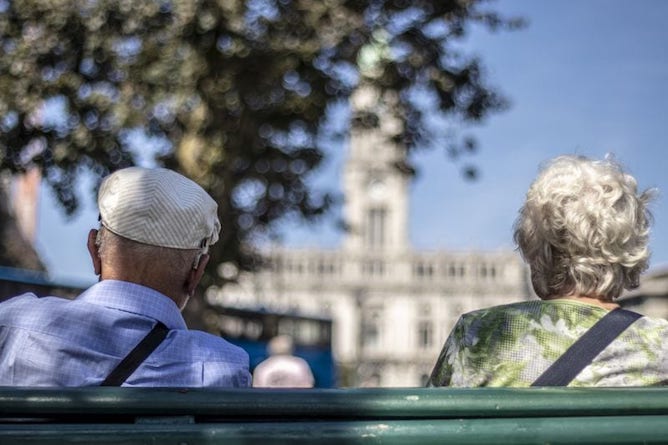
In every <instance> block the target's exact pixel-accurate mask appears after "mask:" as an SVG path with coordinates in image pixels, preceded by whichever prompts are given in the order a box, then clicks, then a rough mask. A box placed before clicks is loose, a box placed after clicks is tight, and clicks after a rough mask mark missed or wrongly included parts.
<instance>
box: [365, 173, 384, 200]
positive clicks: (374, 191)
mask: <svg viewBox="0 0 668 445" xmlns="http://www.w3.org/2000/svg"><path fill="white" fill-rule="evenodd" d="M386 189H387V187H386V185H385V181H383V180H382V179H381V178H372V179H371V180H370V181H369V182H368V184H367V190H366V191H367V194H368V196H369V198H371V199H372V200H374V201H377V200H380V199H382V198H384V197H385V194H386V193H387V190H386Z"/></svg>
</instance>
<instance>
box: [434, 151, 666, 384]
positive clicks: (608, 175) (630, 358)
mask: <svg viewBox="0 0 668 445" xmlns="http://www.w3.org/2000/svg"><path fill="white" fill-rule="evenodd" d="M651 195H652V193H651V192H648V191H645V192H643V193H638V191H637V184H636V181H635V179H634V178H633V177H632V176H630V175H629V174H627V173H625V172H624V171H623V170H622V168H621V166H620V165H618V164H617V163H616V162H614V161H613V160H612V159H606V160H603V161H598V160H591V159H587V158H584V157H580V156H561V157H558V158H555V159H553V160H552V161H550V162H549V163H548V164H547V165H546V166H545V168H544V169H543V170H542V172H541V173H540V174H539V176H538V178H537V179H536V180H535V181H534V183H533V184H532V185H531V187H530V188H529V191H528V193H527V196H526V201H525V203H524V205H523V207H522V208H521V209H520V212H519V216H518V218H517V221H516V223H515V234H514V238H515V241H516V243H517V245H518V247H519V250H520V252H521V254H522V256H523V258H524V259H525V261H526V262H527V263H528V265H529V267H530V269H531V282H532V285H533V288H534V290H535V292H536V294H537V295H538V297H539V298H540V300H533V301H523V302H519V303H514V304H508V305H503V306H496V307H492V308H488V309H482V310H478V311H474V312H471V313H467V314H464V315H463V316H462V317H461V318H460V319H459V321H458V322H457V324H456V326H455V327H454V329H453V330H452V332H451V333H450V336H449V338H448V339H447V341H446V343H445V346H444V347H443V350H442V352H441V354H440V356H439V358H438V361H437V362H436V366H435V368H434V370H433V372H432V375H431V378H430V381H429V383H428V385H429V386H530V385H532V384H534V383H536V384H537V385H538V386H542V385H540V383H538V382H536V380H537V379H538V378H539V377H540V376H541V375H542V374H543V373H544V372H545V371H546V370H547V369H548V368H550V367H551V366H552V365H553V364H554V363H555V362H556V361H557V360H558V359H559V358H560V357H561V356H562V355H563V354H564V353H565V352H566V351H567V350H568V349H569V348H571V346H572V345H573V344H574V343H575V342H576V341H577V340H578V339H580V338H581V337H582V336H583V334H584V333H585V332H587V331H589V329H590V328H592V326H594V325H595V324H596V323H597V322H599V320H601V319H602V318H603V317H604V316H605V315H606V314H608V313H610V312H611V311H612V310H614V309H616V308H617V307H618V305H617V303H615V299H616V298H617V297H618V296H619V295H620V294H621V293H622V291H623V290H624V289H632V288H635V287H637V286H638V282H639V277H640V274H641V273H642V272H643V271H644V270H645V269H646V268H647V266H648V259H649V249H648V247H647V244H648V237H649V225H650V220H651V215H650V213H649V210H648V209H647V205H648V202H649V201H650V199H651V197H652V196H651ZM614 312H615V314H618V313H628V312H625V311H614ZM633 315H635V316H636V317H639V315H637V314H633ZM606 318H608V319H609V318H610V317H606ZM629 323H631V324H630V325H629V326H628V327H623V328H621V329H620V330H621V334H619V335H617V334H616V333H615V334H614V335H612V336H611V338H610V339H609V340H610V343H608V344H607V345H603V346H601V349H598V350H596V351H595V352H593V354H592V357H591V358H590V359H588V360H587V363H584V364H582V365H581V367H582V370H581V371H575V372H576V373H573V374H574V375H573V376H572V377H569V378H568V379H566V380H565V381H564V383H563V384H564V385H566V384H568V385H570V386H646V385H657V384H665V382H666V381H667V380H668V321H666V320H663V319H653V318H650V317H641V318H634V319H633V320H631V321H630V322H629ZM603 326H604V327H603ZM607 326H608V325H603V324H600V323H599V330H602V331H603V334H605V333H606V332H605V331H606V330H608V331H609V328H608V327H607ZM587 337H588V338H589V339H591V337H592V335H588V336H587ZM579 343H580V344H581V343H582V341H580V342H579ZM571 349H573V350H575V349H577V348H571ZM573 350H572V351H571V352H570V354H571V355H574V356H575V357H576V358H578V356H579V355H582V354H580V353H577V352H575V353H574V352H573ZM589 360H590V361H589ZM561 362H563V360H561ZM561 364H562V365H563V363H561ZM552 367H553V368H555V366H552ZM569 368H572V366H571V365H570V364H569V363H567V364H566V365H565V369H567V370H568V369H569ZM571 378H572V379H571Z"/></svg>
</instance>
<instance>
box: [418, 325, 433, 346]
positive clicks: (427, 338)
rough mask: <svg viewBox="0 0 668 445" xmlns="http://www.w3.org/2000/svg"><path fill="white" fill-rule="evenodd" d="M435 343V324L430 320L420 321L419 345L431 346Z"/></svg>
mask: <svg viewBox="0 0 668 445" xmlns="http://www.w3.org/2000/svg"><path fill="white" fill-rule="evenodd" d="M433 344H434V325H433V324H432V322H431V321H430V320H420V321H418V347H420V348H421V349H428V348H431V347H432V346H433Z"/></svg>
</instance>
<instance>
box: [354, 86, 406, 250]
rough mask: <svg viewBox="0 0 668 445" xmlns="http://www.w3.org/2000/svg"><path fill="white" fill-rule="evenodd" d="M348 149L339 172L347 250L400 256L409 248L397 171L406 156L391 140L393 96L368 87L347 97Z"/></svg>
mask: <svg viewBox="0 0 668 445" xmlns="http://www.w3.org/2000/svg"><path fill="white" fill-rule="evenodd" d="M351 105H352V124H351V131H350V145H349V153H348V157H347V161H346V164H345V167H344V174H343V191H344V196H345V204H344V209H343V212H344V218H345V221H346V224H347V227H348V232H347V235H346V237H345V240H344V248H345V249H346V250H348V251H357V252H365V253H367V254H371V253H385V254H387V253H401V252H403V251H405V250H406V249H408V184H409V181H410V175H408V174H406V172H404V171H402V170H400V168H399V167H398V166H399V165H401V164H402V163H403V161H404V160H405V156H406V150H405V148H404V147H402V146H400V145H399V144H397V142H396V140H395V136H396V135H398V134H399V132H400V130H401V121H400V120H399V119H398V118H397V116H396V114H395V113H393V110H394V109H395V105H396V98H395V97H392V95H390V94H385V95H381V94H379V91H378V90H377V89H375V88H373V87H371V86H369V85H365V86H362V87H359V88H358V89H357V90H356V91H355V93H354V94H353V96H352V100H351Z"/></svg>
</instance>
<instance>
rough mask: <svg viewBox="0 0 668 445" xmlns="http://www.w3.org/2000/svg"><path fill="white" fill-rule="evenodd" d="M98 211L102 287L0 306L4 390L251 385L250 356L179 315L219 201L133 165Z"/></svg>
mask: <svg viewBox="0 0 668 445" xmlns="http://www.w3.org/2000/svg"><path fill="white" fill-rule="evenodd" d="M98 206H99V210H100V222H101V226H100V228H99V230H91V231H90V233H89V234H88V250H89V252H90V256H91V259H92V263H93V267H94V269H95V273H96V274H97V275H99V277H100V281H99V282H98V283H96V284H94V285H93V286H91V287H90V288H89V289H87V290H86V291H84V292H83V293H82V294H81V295H79V296H78V297H77V298H75V299H74V300H66V299H62V298H57V297H44V298H37V297H36V296H35V295H34V294H32V293H28V294H24V295H20V296H17V297H14V298H12V299H10V300H8V301H6V302H4V303H2V304H0V385H15V386H96V385H104V386H119V385H123V386H178V387H202V386H226V387H246V386H249V385H250V381H251V377H250V374H249V372H248V355H247V354H246V352H244V351H243V350H241V349H239V348H238V347H236V346H233V345H231V344H230V343H228V342H226V341H225V340H223V339H222V338H219V337H216V336H213V335H210V334H206V333H204V332H199V331H190V330H188V329H187V328H186V325H185V322H184V320H183V317H182V316H181V310H182V309H183V308H184V307H185V305H186V303H187V302H188V300H189V298H190V297H192V295H193V293H194V291H195V288H196V286H197V284H198V283H199V281H200V278H201V277H202V274H203V272H204V267H205V266H206V264H207V262H208V260H209V255H208V254H207V252H208V248H209V246H210V245H212V244H213V243H215V242H216V241H217V240H218V233H219V231H220V222H219V221H218V217H217V205H216V203H215V202H214V201H213V199H211V197H210V196H209V195H208V194H207V193H206V192H205V191H204V190H203V189H202V188H201V187H200V186H198V185H197V184H195V183H194V182H193V181H191V180H189V179H187V178H185V177H183V176H181V175H179V174H178V173H175V172H173V171H171V170H167V169H145V168H139V167H130V168H126V169H123V170H119V171H117V172H115V173H113V174H111V175H110V176H108V177H107V178H105V180H104V181H103V182H102V185H101V187H100V192H99V195H98Z"/></svg>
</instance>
